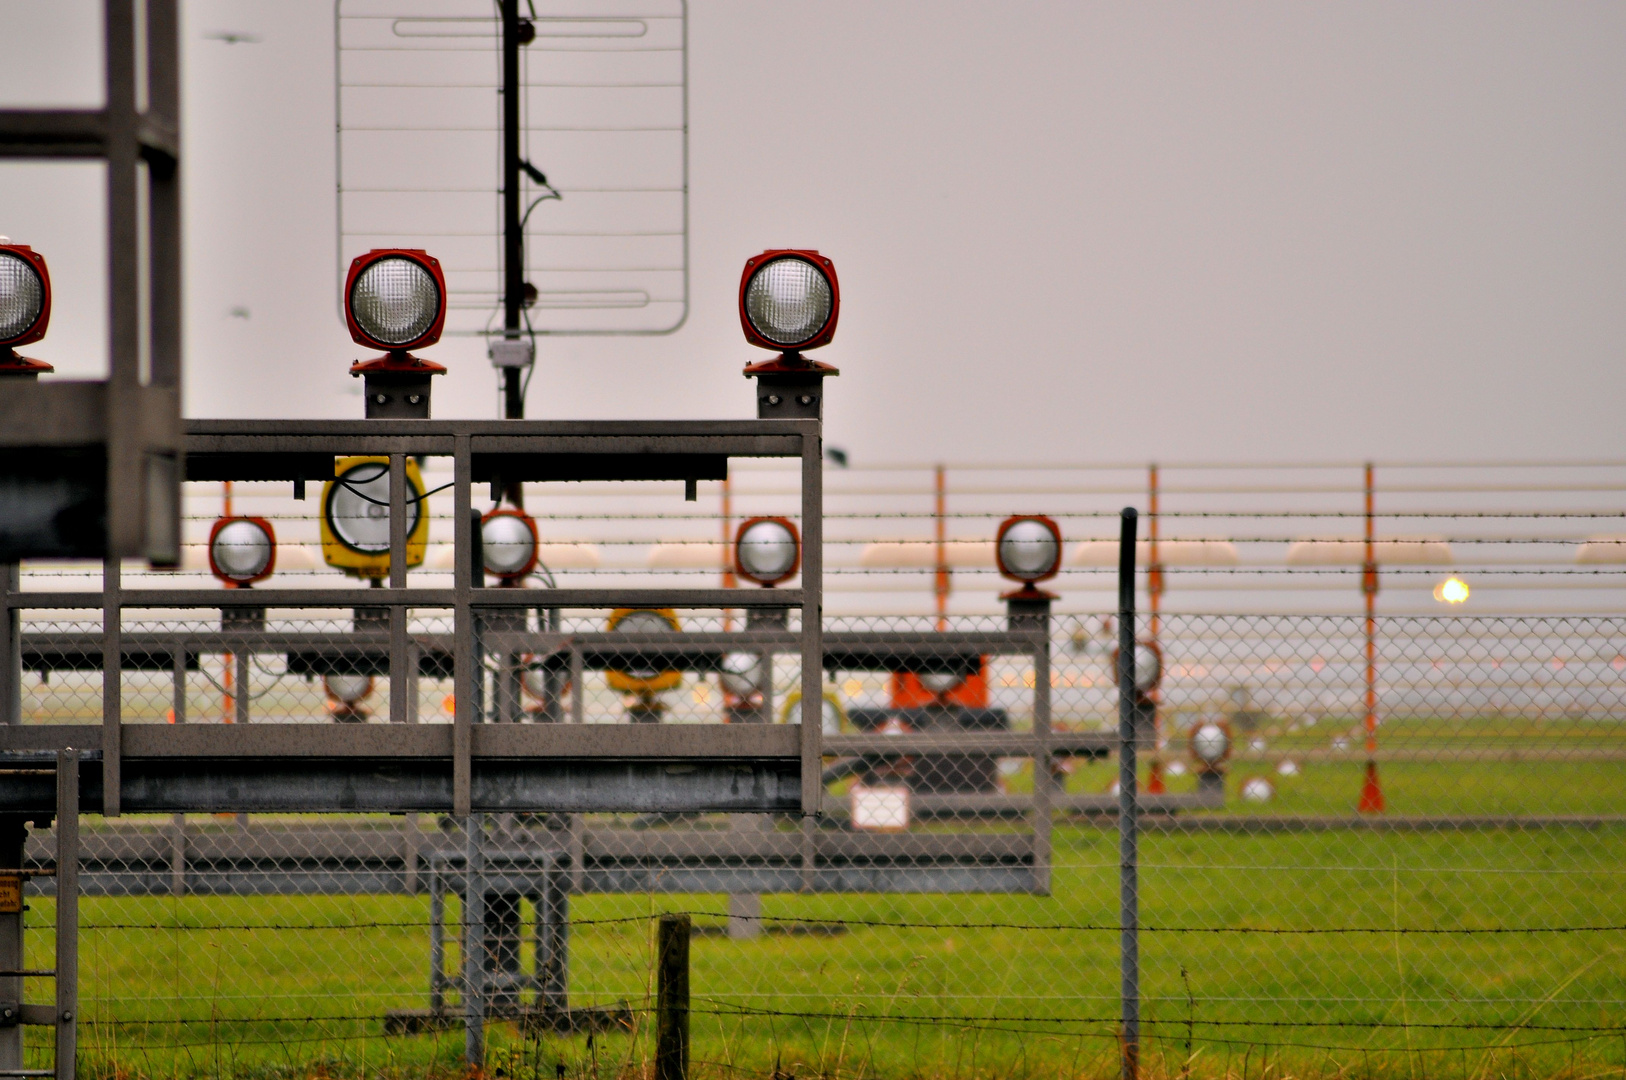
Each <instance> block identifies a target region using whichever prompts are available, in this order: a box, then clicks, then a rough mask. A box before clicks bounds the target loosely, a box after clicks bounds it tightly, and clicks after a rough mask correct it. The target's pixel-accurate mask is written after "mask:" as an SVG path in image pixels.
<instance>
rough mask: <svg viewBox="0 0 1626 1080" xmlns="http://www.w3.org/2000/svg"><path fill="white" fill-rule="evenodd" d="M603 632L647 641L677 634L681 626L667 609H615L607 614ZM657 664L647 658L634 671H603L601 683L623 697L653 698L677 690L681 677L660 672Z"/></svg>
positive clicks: (657, 660)
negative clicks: (654, 637)
mask: <svg viewBox="0 0 1626 1080" xmlns="http://www.w3.org/2000/svg"><path fill="white" fill-rule="evenodd" d="M605 629H606V630H609V631H611V632H612V633H622V634H627V635H629V636H630V635H639V636H644V637H649V636H660V635H665V634H675V633H679V632H681V631H682V629H683V624H682V623H680V622H678V617H677V612H676V611H674V610H672V609H671V608H616V609H615V610H614V611H612V612H610V620H609V622H608V624H607V625H606V626H605ZM659 660H660V658H659V657H658V656H650V657H649V658H648V659H647V660H643V661H642V662H640V663H639V664H638V665H637V666H635V667H629V668H626V669H621V670H612V671H606V672H605V673H604V681H605V682H606V683H608V684H609V686H610V689H612V690H619V691H620V692H621V693H623V694H645V695H653V694H658V693H661V692H662V691H665V690H671V689H674V688H676V687H678V686H681V685H682V684H683V673H682V672H681V671H672V670H666V671H663V670H661V669H660V668H659V667H657V666H656V665H657V664H658V663H659Z"/></svg>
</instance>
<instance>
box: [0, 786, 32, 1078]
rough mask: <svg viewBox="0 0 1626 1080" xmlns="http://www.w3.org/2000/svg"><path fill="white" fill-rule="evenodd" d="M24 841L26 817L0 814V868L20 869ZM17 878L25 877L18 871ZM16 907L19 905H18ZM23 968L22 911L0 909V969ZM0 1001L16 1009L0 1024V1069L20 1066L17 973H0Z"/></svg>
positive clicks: (20, 999)
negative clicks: (2, 1025) (3, 910)
mask: <svg viewBox="0 0 1626 1080" xmlns="http://www.w3.org/2000/svg"><path fill="white" fill-rule="evenodd" d="M27 843H28V819H27V818H26V817H23V816H22V815H20V814H6V815H4V816H0V869H5V870H21V869H22V865H23V853H24V850H25V848H26V845H27ZM18 878H19V880H26V879H23V878H22V875H20V874H19V875H18ZM18 906H19V908H20V907H21V905H20V904H19V905H18ZM22 969H23V913H22V911H20V910H19V911H6V912H0V971H21V970H22ZM0 1002H4V1003H5V1004H6V1005H7V1006H9V1007H11V1008H12V1009H15V1010H17V1012H13V1013H12V1020H13V1022H12V1023H11V1024H8V1025H7V1026H5V1027H0V1071H7V1072H9V1071H11V1070H13V1069H21V1068H22V1067H23V1026H22V1024H20V1023H17V1022H15V1021H16V1018H17V1016H18V1015H19V1014H20V1012H21V1007H22V1003H23V980H22V976H20V975H0Z"/></svg>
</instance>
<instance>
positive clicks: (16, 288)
mask: <svg viewBox="0 0 1626 1080" xmlns="http://www.w3.org/2000/svg"><path fill="white" fill-rule="evenodd" d="M44 306H45V282H43V281H41V280H40V275H39V271H37V270H35V269H34V268H33V267H32V266H29V265H28V260H26V259H24V258H23V257H22V256H20V255H14V254H12V253H11V252H9V251H5V252H0V341H9V340H10V339H12V338H14V337H21V336H22V335H23V334H25V333H27V332H28V330H29V328H30V327H32V326H33V325H34V323H35V321H36V320H37V319H39V317H40V309H41V308H43V307H44Z"/></svg>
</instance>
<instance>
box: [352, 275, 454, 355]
mask: <svg viewBox="0 0 1626 1080" xmlns="http://www.w3.org/2000/svg"><path fill="white" fill-rule="evenodd" d="M439 311H440V289H438V288H437V287H436V286H435V279H434V276H433V275H431V274H430V273H429V271H428V270H426V269H424V267H423V265H422V264H420V263H418V262H416V261H414V260H412V259H406V258H402V257H400V256H398V255H397V256H393V257H391V258H387V259H379V260H378V261H377V262H375V263H373V264H371V265H370V266H368V267H367V269H365V270H363V271H362V272H361V273H360V274H358V275H356V283H355V284H354V285H352V286H351V287H350V312H351V314H353V315H354V316H355V318H356V325H357V326H360V327H361V329H362V331H363V332H364V333H365V334H366V335H367V336H368V337H370V338H372V339H373V340H374V341H377V342H380V343H382V344H384V345H405V344H406V343H407V342H409V341H413V340H415V339H417V338H420V337H422V336H423V333H424V331H426V330H428V329H429V328H430V327H431V326H433V325H434V323H435V316H436V314H438V313H439Z"/></svg>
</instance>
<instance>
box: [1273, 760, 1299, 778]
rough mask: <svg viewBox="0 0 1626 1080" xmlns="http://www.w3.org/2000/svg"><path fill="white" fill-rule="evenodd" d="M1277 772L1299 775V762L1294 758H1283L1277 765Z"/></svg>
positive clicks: (1283, 774)
mask: <svg viewBox="0 0 1626 1080" xmlns="http://www.w3.org/2000/svg"><path fill="white" fill-rule="evenodd" d="M1276 772H1277V774H1278V775H1280V776H1297V775H1298V774H1299V763H1298V762H1296V761H1294V760H1293V759H1292V758H1283V759H1282V761H1281V764H1280V765H1277V766H1276Z"/></svg>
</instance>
